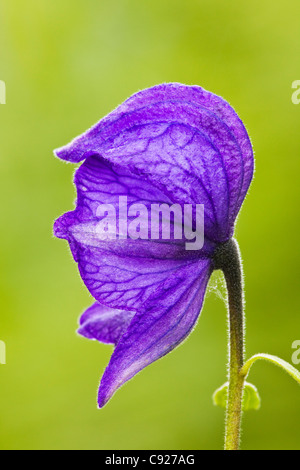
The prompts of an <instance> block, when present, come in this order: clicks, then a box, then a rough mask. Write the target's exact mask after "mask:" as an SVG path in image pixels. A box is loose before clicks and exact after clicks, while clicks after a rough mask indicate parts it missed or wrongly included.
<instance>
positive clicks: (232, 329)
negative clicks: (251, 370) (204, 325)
mask: <svg viewBox="0 0 300 470" xmlns="http://www.w3.org/2000/svg"><path fill="white" fill-rule="evenodd" d="M214 264H215V269H221V270H222V271H223V273H224V277H225V280H226V285H227V291H228V317H229V367H228V372H229V377H228V380H229V388H228V400H227V410H226V429H225V450H238V449H239V443H240V432H241V418H242V398H243V388H244V381H245V377H244V376H243V375H242V374H240V371H241V369H242V367H243V365H244V299H243V274H242V266H241V259H240V253H239V248H238V244H237V242H236V241H235V240H234V239H231V240H229V241H228V242H226V243H224V244H223V245H221V246H219V247H218V248H217V250H216V252H215V255H214Z"/></svg>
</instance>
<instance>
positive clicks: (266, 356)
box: [240, 354, 300, 384]
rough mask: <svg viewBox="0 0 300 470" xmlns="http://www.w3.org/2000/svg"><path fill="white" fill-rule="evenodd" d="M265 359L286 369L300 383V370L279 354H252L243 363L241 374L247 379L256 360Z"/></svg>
mask: <svg viewBox="0 0 300 470" xmlns="http://www.w3.org/2000/svg"><path fill="white" fill-rule="evenodd" d="M259 360H263V361H268V362H271V363H272V364H275V365H276V366H278V367H281V368H282V369H283V370H285V371H286V372H287V373H288V374H289V375H290V376H291V377H292V378H293V379H294V380H296V382H298V384H300V372H299V371H298V370H297V369H296V368H295V367H293V366H292V365H291V364H289V363H288V362H286V361H284V360H283V359H280V357H277V356H271V355H270V354H255V356H252V357H251V358H250V359H248V361H247V362H246V363H245V364H244V365H243V367H242V369H241V372H240V374H241V376H243V377H244V379H246V377H247V375H248V374H249V370H250V368H251V366H252V365H253V364H254V362H256V361H259Z"/></svg>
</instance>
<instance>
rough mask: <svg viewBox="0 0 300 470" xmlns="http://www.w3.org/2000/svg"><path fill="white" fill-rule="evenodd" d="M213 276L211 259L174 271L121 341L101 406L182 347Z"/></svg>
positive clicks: (101, 394)
mask: <svg viewBox="0 0 300 470" xmlns="http://www.w3.org/2000/svg"><path fill="white" fill-rule="evenodd" d="M210 274H211V263H210V261H209V260H201V261H197V262H195V263H194V265H193V267H184V268H181V269H178V270H177V271H176V272H174V273H173V274H172V275H171V276H170V277H169V278H168V279H167V280H166V281H165V283H164V284H162V285H160V287H159V288H158V289H157V291H156V292H155V293H154V294H153V295H152V297H151V298H150V299H149V301H148V302H147V305H146V306H145V309H144V310H143V311H141V312H140V313H137V314H136V315H135V316H134V318H133V320H132V321H131V323H130V325H129V327H128V329H127V330H126V332H125V333H124V335H123V336H122V338H121V339H120V341H119V343H118V345H117V347H116V349H115V351H114V353H113V355H112V357H111V360H110V363H109V365H108V367H107V368H106V370H105V373H104V375H103V378H102V380H101V384H100V389H99V395H98V405H99V407H100V408H101V407H103V406H104V405H105V404H106V403H107V401H108V400H109V399H110V398H111V396H112V395H113V394H114V393H115V391H116V390H117V389H118V388H119V387H121V386H122V385H123V384H124V383H125V382H126V381H127V380H129V379H131V378H132V377H133V376H134V375H135V374H137V373H138V372H139V371H140V370H142V369H143V368H144V367H146V366H148V365H149V364H151V363H152V362H154V361H156V360H157V359H159V358H160V357H162V356H164V355H165V354H167V353H168V352H170V351H171V350H172V349H174V348H175V347H176V346H178V345H179V344H180V343H181V342H182V341H183V340H184V339H185V338H186V337H187V335H189V333H190V332H191V331H192V329H193V327H194V326H195V323H196V321H197V318H198V316H199V313H200V310H201V308H202V305H203V299H204V295H205V290H206V286H207V283H208V280H209V277H210Z"/></svg>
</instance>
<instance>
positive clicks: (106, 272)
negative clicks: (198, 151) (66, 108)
mask: <svg viewBox="0 0 300 470" xmlns="http://www.w3.org/2000/svg"><path fill="white" fill-rule="evenodd" d="M75 181H76V185H77V189H78V201H77V208H76V210H75V211H74V212H69V213H67V214H65V215H63V216H62V217H60V218H59V219H58V220H57V221H56V223H55V227H54V230H55V235H56V236H58V237H61V238H66V239H67V240H68V241H69V244H70V247H71V250H72V253H73V256H74V258H75V260H76V261H77V263H78V265H79V271H80V274H81V277H82V279H83V281H84V283H85V285H86V286H87V288H88V289H89V291H90V293H91V294H92V296H93V297H94V298H95V299H96V300H98V301H99V302H100V303H103V304H104V305H106V306H109V307H111V308H116V309H125V310H137V309H139V308H140V307H141V306H142V305H143V304H144V303H145V302H146V300H147V299H148V298H149V297H150V296H151V295H152V294H153V293H154V292H155V291H156V290H157V288H158V287H159V285H160V284H161V283H162V282H164V281H165V280H166V279H167V278H168V277H170V276H171V275H172V273H173V272H175V271H177V270H178V269H179V268H182V267H184V266H193V264H194V261H195V259H194V257H195V256H197V257H198V258H199V257H209V256H211V254H212V252H213V250H214V248H215V244H213V243H211V242H209V241H206V243H205V246H204V247H203V249H202V250H201V252H200V253H199V252H196V255H195V253H194V254H189V255H188V253H187V251H186V250H185V244H184V241H183V240H175V241H174V240H140V239H139V240H131V239H125V240H110V241H107V240H104V241H102V240H99V237H98V236H97V232H96V226H97V223H98V221H99V217H97V208H98V206H99V204H100V203H110V204H112V205H115V206H116V205H117V201H118V197H119V195H127V197H128V204H131V203H132V202H143V203H144V204H145V205H146V206H147V205H149V204H151V203H152V202H154V201H155V202H157V201H164V202H168V201H169V199H168V198H167V196H165V195H164V194H163V193H161V191H160V190H158V189H157V188H155V187H154V186H153V185H152V184H150V183H147V182H144V183H143V184H142V185H141V181H140V179H139V178H138V177H137V176H135V175H132V174H131V173H130V172H128V170H125V169H124V168H116V167H112V166H111V165H108V164H107V163H106V162H105V161H103V160H101V159H99V158H98V157H89V158H88V159H87V160H86V161H85V162H84V164H83V165H82V166H81V167H80V169H79V170H78V171H77V174H76V177H75ZM116 208H117V206H116Z"/></svg>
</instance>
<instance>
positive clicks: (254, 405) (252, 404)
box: [243, 382, 261, 411]
mask: <svg viewBox="0 0 300 470" xmlns="http://www.w3.org/2000/svg"><path fill="white" fill-rule="evenodd" d="M260 403H261V401H260V396H259V393H258V391H257V388H256V387H255V385H253V384H250V383H248V382H245V387H244V395H243V410H244V411H248V410H259V408H260Z"/></svg>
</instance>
